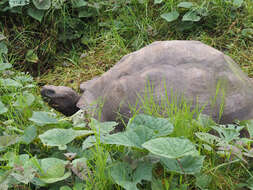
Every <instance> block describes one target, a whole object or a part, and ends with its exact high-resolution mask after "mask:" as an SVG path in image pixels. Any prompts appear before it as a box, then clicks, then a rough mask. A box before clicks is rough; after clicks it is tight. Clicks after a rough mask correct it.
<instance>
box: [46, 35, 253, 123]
mask: <svg viewBox="0 0 253 190" xmlns="http://www.w3.org/2000/svg"><path fill="white" fill-rule="evenodd" d="M80 89H81V93H82V94H81V95H79V94H78V93H76V92H75V91H74V90H72V89H71V88H69V87H65V86H53V85H45V86H44V87H43V88H42V89H41V95H42V97H44V98H47V99H48V103H49V105H50V106H51V107H53V108H55V109H56V110H58V111H59V112H61V113H63V114H64V115H66V116H71V115H73V114H74V113H75V112H77V111H78V110H79V109H84V110H86V111H88V110H89V109H88V108H95V110H96V109H98V108H100V110H101V111H100V114H98V112H94V111H88V112H89V113H90V114H91V115H92V116H93V117H95V118H96V119H99V120H100V121H112V120H116V119H117V117H118V114H120V115H123V116H125V117H130V116H131V105H135V107H136V108H137V109H140V108H141V102H142V101H143V99H144V97H145V96H148V97H153V99H154V100H155V102H156V103H157V104H161V103H162V99H167V100H168V101H171V99H172V96H173V95H172V94H174V95H176V96H177V97H182V98H183V99H184V100H185V101H187V102H190V105H191V108H192V109H194V108H196V107H197V106H198V107H201V108H202V113H203V114H206V115H209V116H210V117H212V118H213V120H214V121H216V122H219V123H223V124H228V123H233V122H234V120H248V119H251V118H253V101H252V98H253V84H252V82H251V79H250V78H249V77H248V76H247V75H246V74H245V73H243V71H242V70H241V69H240V67H239V66H238V65H237V64H236V63H235V62H234V61H233V60H232V58H230V57H229V56H227V55H225V54H223V53H222V52H220V51H218V50H216V49H214V48H212V47H210V46H208V45H205V44H203V43H202V42H199V41H184V40H172V41H156V42H153V43H152V44H150V45H148V46H146V47H144V48H142V49H140V50H138V51H135V52H133V53H130V54H128V55H125V56H124V57H123V58H122V59H121V60H120V61H119V62H118V63H117V64H115V65H114V66H113V67H112V68H111V69H110V70H108V71H107V72H105V73H104V74H102V75H101V76H99V77H96V78H94V79H92V80H89V81H86V82H84V83H82V84H81V85H80ZM147 89H151V90H150V91H147ZM179 99H180V98H178V100H179ZM98 100H101V101H98ZM101 102H102V103H101ZM99 106H100V107H99ZM140 110H142V109H140Z"/></svg>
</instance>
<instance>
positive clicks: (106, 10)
mask: <svg viewBox="0 0 253 190" xmlns="http://www.w3.org/2000/svg"><path fill="white" fill-rule="evenodd" d="M252 11H253V3H252V1H251V0H227V1H221V0H205V1H197V0H192V1H184V0H182V1H181V0H173V1H165V0H154V1H147V0H119V1H114V0H108V1H101V0H95V1H91V0H90V1H88V0H87V1H85V0H72V1H65V0H42V1H41V0H30V1H28V0H19V1H15V0H2V1H0V26H1V27H0V28H1V31H0V189H4V190H5V189H50V190H53V189H61V190H71V189H73V190H81V189H110V190H111V189H241V188H249V189H250V188H252V184H253V183H252V181H253V180H252V171H251V165H252V164H251V157H252V156H253V154H252V152H253V151H252V148H251V146H252V145H251V144H252V136H253V135H252V134H253V130H252V124H253V122H252V121H247V122H241V123H238V124H236V125H235V124H234V125H226V126H224V125H219V124H216V123H214V122H213V121H212V120H211V119H210V118H208V117H206V116H204V115H201V114H199V113H198V112H194V110H191V109H190V108H189V105H186V104H184V103H182V104H181V105H177V104H176V103H175V102H170V104H166V107H162V106H160V107H159V105H155V103H154V102H152V100H147V99H143V106H144V108H145V109H143V110H144V113H145V114H138V110H134V111H136V112H133V113H134V114H133V118H131V119H130V121H129V122H128V124H126V129H125V131H123V132H120V133H114V132H115V131H117V130H114V128H115V127H116V126H117V123H116V122H104V123H100V122H99V121H97V120H95V119H93V118H91V119H90V120H85V121H84V119H83V115H81V117H78V116H77V115H74V116H73V117H71V118H66V117H63V116H61V115H59V114H56V113H54V112H52V110H50V109H49V108H48V107H46V106H45V105H44V103H43V102H42V100H41V99H40V97H38V89H37V84H36V82H35V81H34V79H33V78H32V77H31V76H30V75H28V74H27V73H22V72H20V71H17V70H15V69H16V68H18V69H19V68H22V69H23V70H25V71H29V72H31V73H32V74H33V75H37V76H38V75H41V74H42V73H44V72H47V74H46V75H41V76H40V78H39V77H37V78H35V79H36V80H37V81H38V82H39V85H43V84H45V83H54V84H59V85H66V84H68V85H71V86H74V87H75V88H76V87H77V86H78V85H79V83H80V82H82V81H85V80H88V79H90V78H91V77H94V76H95V75H99V74H102V73H103V72H104V71H106V70H108V69H109V68H110V67H111V66H112V65H113V64H114V63H115V62H116V61H118V60H119V58H120V57H122V56H123V55H125V54H127V53H129V52H132V51H133V50H137V49H139V48H141V47H143V46H145V45H146V44H149V43H150V42H153V41H155V40H168V39H169V40H172V39H193V40H201V41H202V42H205V43H206V44H209V45H212V46H213V47H215V48H217V49H219V50H222V51H224V52H225V53H226V54H228V55H230V56H231V57H233V58H234V59H235V60H236V61H237V62H238V63H240V66H241V67H242V68H243V69H244V70H245V71H246V72H247V73H248V74H250V75H252V73H253V72H252V71H253V69H252V65H251V63H252V55H253V54H252V47H253V45H252V36H253V32H252V31H253V30H252V26H253V25H252V19H253V17H252ZM66 52H67V53H66ZM13 67H15V69H14V68H13ZM53 67H54V69H52V68H53ZM48 73H49V74H48ZM50 74H51V75H52V76H50ZM73 82H74V83H73ZM133 106H134V105H133ZM163 109H165V110H166V111H165V113H163V114H162V115H160V113H161V111H162V110H163ZM210 129H211V130H210ZM112 131H113V132H112ZM245 134H246V136H245ZM87 135H88V136H87ZM243 135H244V137H241V136H243Z"/></svg>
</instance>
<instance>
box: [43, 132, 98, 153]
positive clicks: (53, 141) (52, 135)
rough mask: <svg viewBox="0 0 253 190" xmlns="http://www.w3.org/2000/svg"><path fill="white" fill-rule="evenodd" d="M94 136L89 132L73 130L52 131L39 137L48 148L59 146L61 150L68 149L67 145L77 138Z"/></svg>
mask: <svg viewBox="0 0 253 190" xmlns="http://www.w3.org/2000/svg"><path fill="white" fill-rule="evenodd" d="M90 134H94V132H93V131H88V130H73V129H51V130H48V131H46V132H45V133H43V134H42V135H39V138H40V140H41V141H42V143H43V144H44V145H47V146H58V147H59V149H61V150H63V149H66V148H67V147H66V144H68V143H70V142H71V141H72V140H74V139H75V138H76V137H81V136H87V135H90Z"/></svg>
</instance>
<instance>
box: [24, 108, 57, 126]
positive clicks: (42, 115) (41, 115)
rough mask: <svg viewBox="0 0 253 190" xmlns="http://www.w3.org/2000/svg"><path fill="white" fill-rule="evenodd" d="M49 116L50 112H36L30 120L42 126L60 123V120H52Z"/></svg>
mask: <svg viewBox="0 0 253 190" xmlns="http://www.w3.org/2000/svg"><path fill="white" fill-rule="evenodd" d="M49 114H50V113H48V112H43V111H34V112H33V115H32V117H31V118H29V120H30V121H33V122H35V123H36V124H38V125H40V126H44V125H48V124H56V123H58V120H57V119H55V118H52V117H51V116H50V115H49Z"/></svg>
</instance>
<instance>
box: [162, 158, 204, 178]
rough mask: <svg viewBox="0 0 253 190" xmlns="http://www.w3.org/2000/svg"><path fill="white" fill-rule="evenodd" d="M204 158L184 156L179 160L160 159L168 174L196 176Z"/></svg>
mask: <svg viewBox="0 0 253 190" xmlns="http://www.w3.org/2000/svg"><path fill="white" fill-rule="evenodd" d="M204 158H205V157H204V156H191V155H188V156H184V157H182V158H181V159H178V160H177V159H169V158H161V162H162V164H163V165H164V166H165V169H166V170H168V171H170V172H176V173H180V174H196V173H199V172H200V170H201V168H202V166H203V161H204Z"/></svg>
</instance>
